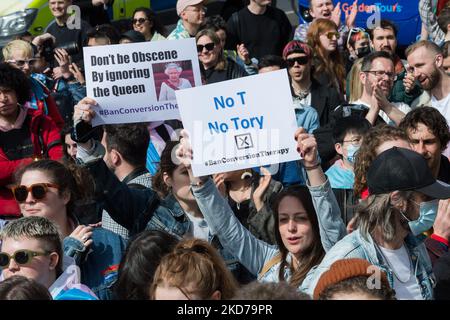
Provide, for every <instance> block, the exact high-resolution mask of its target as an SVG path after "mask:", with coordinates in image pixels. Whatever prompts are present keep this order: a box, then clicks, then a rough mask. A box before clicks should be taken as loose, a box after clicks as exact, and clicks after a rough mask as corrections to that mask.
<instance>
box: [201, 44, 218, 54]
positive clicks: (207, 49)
mask: <svg viewBox="0 0 450 320" xmlns="http://www.w3.org/2000/svg"><path fill="white" fill-rule="evenodd" d="M215 46H216V45H215V44H214V43H213V42H210V43H207V44H205V45H203V44H198V45H197V52H202V51H203V48H205V49H206V51H211V50H212V49H214V47H215Z"/></svg>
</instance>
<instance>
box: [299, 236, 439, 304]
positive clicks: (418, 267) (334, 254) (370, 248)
mask: <svg viewBox="0 0 450 320" xmlns="http://www.w3.org/2000/svg"><path fill="white" fill-rule="evenodd" d="M405 245H406V248H407V249H408V252H409V254H410V256H411V259H412V261H413V265H414V270H415V277H416V279H417V283H418V284H419V287H420V291H421V293H422V297H423V299H425V300H431V299H433V287H434V285H435V278H434V275H433V271H432V266H431V261H430V258H429V256H428V253H427V249H426V247H425V245H424V244H423V242H420V241H419V240H418V239H417V238H415V237H413V236H411V235H409V236H407V237H406V239H405ZM349 258H361V259H365V260H367V261H369V262H370V263H371V264H373V265H375V266H377V267H379V268H380V269H381V270H383V271H385V272H386V274H387V277H388V281H389V284H390V286H391V287H392V288H393V287H394V274H393V272H392V271H391V269H390V268H389V266H388V264H387V263H386V262H385V261H383V257H382V256H381V255H380V254H379V253H378V252H377V250H376V247H375V244H374V241H373V239H372V237H371V236H370V235H368V237H367V238H365V237H363V235H362V234H361V233H360V231H359V230H356V231H353V232H352V233H351V234H349V235H347V236H346V237H344V238H343V239H342V240H341V241H339V242H338V243H336V245H335V246H334V247H333V248H332V249H331V250H329V251H328V252H327V254H326V255H325V257H324V258H323V260H322V262H321V263H320V265H318V266H317V267H315V268H313V269H311V271H310V272H309V273H308V275H307V276H306V278H305V280H304V281H303V283H302V285H301V287H300V290H301V291H303V292H305V293H307V294H309V295H310V296H312V295H313V293H314V289H315V286H316V284H317V282H318V281H319V278H320V276H321V275H322V273H324V272H325V271H327V270H328V269H329V268H330V266H331V264H333V263H334V262H335V261H337V260H340V259H349Z"/></svg>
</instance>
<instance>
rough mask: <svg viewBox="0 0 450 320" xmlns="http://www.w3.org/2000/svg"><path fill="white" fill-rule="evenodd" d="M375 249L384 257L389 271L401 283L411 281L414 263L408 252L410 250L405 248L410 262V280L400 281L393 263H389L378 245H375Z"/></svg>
mask: <svg viewBox="0 0 450 320" xmlns="http://www.w3.org/2000/svg"><path fill="white" fill-rule="evenodd" d="M375 248H376V249H377V251H378V252H379V253H380V254H381V256H382V257H383V260H384V261H385V262H386V263H387V265H388V266H389V269H391V271H392V273H393V274H394V276H395V277H396V278H397V280H398V281H399V282H401V283H407V282H408V281H409V279H411V274H412V267H413V263H412V261H411V256H410V254H409V252H408V249H407V248H406V247H405V249H406V253H407V254H408V261H409V273H408V279H406V280H403V279H400V277H399V275H398V274H397V272H395V269H394V267H393V265H392V263H391V262H390V261H389V259H388V258H387V257H386V256H385V255H384V253H383V250H381V248H380V247H379V246H378V244H377V243H375Z"/></svg>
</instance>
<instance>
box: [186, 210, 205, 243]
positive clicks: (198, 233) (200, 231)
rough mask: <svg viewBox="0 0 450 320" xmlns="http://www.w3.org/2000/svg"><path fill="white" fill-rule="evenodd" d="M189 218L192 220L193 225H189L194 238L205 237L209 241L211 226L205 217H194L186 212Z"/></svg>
mask: <svg viewBox="0 0 450 320" xmlns="http://www.w3.org/2000/svg"><path fill="white" fill-rule="evenodd" d="M186 215H187V216H188V218H189V220H190V221H191V226H190V227H189V229H190V230H189V233H190V234H192V236H193V237H194V238H198V239H203V240H206V241H208V236H209V226H208V223H207V222H206V220H205V219H204V218H199V217H194V216H193V215H191V214H190V213H188V212H186Z"/></svg>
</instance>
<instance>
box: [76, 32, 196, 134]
mask: <svg viewBox="0 0 450 320" xmlns="http://www.w3.org/2000/svg"><path fill="white" fill-rule="evenodd" d="M83 51H84V65H85V74H86V86H87V96H88V97H91V98H94V99H95V100H96V101H97V102H98V104H99V106H98V107H96V108H95V111H96V113H97V114H96V116H95V117H94V120H93V125H94V126H97V125H100V124H108V123H130V122H148V121H158V120H168V119H179V117H180V115H179V111H178V105H177V102H176V97H175V91H176V90H182V89H184V88H191V87H195V86H200V85H201V83H202V82H201V76H200V67H199V62H198V55H197V49H196V45H195V40H194V39H183V40H173V41H154V42H141V43H128V44H119V45H109V46H96V47H85V48H83Z"/></svg>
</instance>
